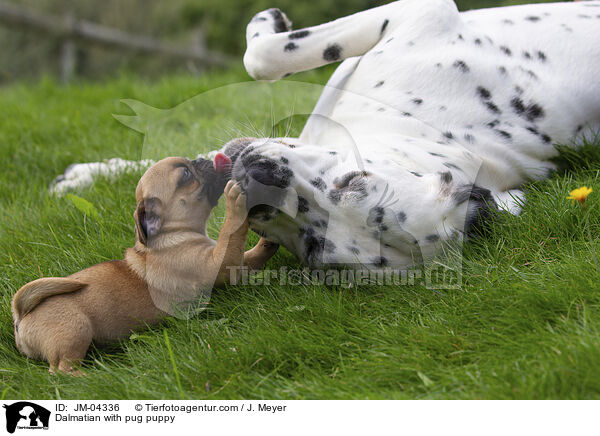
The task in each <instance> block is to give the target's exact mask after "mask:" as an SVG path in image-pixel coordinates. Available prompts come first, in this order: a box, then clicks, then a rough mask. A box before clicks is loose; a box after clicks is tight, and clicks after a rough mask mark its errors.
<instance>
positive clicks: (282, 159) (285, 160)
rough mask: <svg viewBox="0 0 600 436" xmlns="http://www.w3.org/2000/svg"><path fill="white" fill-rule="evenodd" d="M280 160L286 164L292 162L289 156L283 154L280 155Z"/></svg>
mask: <svg viewBox="0 0 600 436" xmlns="http://www.w3.org/2000/svg"><path fill="white" fill-rule="evenodd" d="M279 160H280V161H281V162H282V163H284V164H286V165H287V164H289V163H290V161H289V160H288V159H287V158H285V157H283V156H282V157H280V158H279Z"/></svg>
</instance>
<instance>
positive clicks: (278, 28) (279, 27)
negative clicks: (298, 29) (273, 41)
mask: <svg viewBox="0 0 600 436" xmlns="http://www.w3.org/2000/svg"><path fill="white" fill-rule="evenodd" d="M290 30H292V22H291V21H290V20H289V19H288V17H287V16H286V15H285V14H284V13H283V12H281V11H280V10H279V9H277V8H271V9H267V10H265V11H262V12H259V13H258V14H256V15H255V16H254V17H253V18H252V20H250V23H249V24H248V27H247V28H246V38H247V40H248V42H250V41H251V40H252V39H255V38H258V37H260V35H261V34H263V35H268V34H272V33H281V32H288V31H290Z"/></svg>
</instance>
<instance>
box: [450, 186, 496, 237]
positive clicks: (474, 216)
mask: <svg viewBox="0 0 600 436" xmlns="http://www.w3.org/2000/svg"><path fill="white" fill-rule="evenodd" d="M452 197H453V199H454V201H456V205H459V204H462V203H464V202H465V201H468V202H469V208H468V211H467V217H466V220H465V233H467V234H470V235H473V234H474V233H475V232H477V231H478V230H480V229H481V224H483V223H485V222H486V221H488V220H489V218H490V216H491V212H492V210H493V209H496V208H497V206H496V202H495V201H494V199H493V197H492V194H491V192H490V191H489V189H485V188H482V187H480V186H477V185H463V186H461V187H460V188H458V189H457V190H456V191H455V192H454V193H453V194H452Z"/></svg>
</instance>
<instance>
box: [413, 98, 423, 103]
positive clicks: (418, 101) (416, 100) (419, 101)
mask: <svg viewBox="0 0 600 436" xmlns="http://www.w3.org/2000/svg"><path fill="white" fill-rule="evenodd" d="M412 102H413V103H414V104H422V103H423V99H422V98H413V99H412Z"/></svg>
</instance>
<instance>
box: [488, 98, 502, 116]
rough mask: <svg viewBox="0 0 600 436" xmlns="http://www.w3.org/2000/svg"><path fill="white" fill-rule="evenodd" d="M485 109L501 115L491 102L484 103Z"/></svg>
mask: <svg viewBox="0 0 600 436" xmlns="http://www.w3.org/2000/svg"><path fill="white" fill-rule="evenodd" d="M485 107H486V108H487V109H488V110H489V111H490V112H493V113H495V114H499V113H501V111H500V109H499V108H498V106H496V105H495V104H494V103H492V102H491V101H486V102H485Z"/></svg>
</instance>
